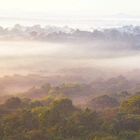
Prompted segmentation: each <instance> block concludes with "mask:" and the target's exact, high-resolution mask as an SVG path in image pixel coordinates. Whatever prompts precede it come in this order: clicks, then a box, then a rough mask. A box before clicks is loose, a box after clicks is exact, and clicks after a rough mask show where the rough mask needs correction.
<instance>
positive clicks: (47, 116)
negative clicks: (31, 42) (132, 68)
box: [0, 90, 140, 140]
mask: <svg viewBox="0 0 140 140" xmlns="http://www.w3.org/2000/svg"><path fill="white" fill-rule="evenodd" d="M55 91H56V92H57V90H55ZM71 92H72V90H71ZM132 139H133V140H139V139H140V95H139V93H135V94H131V95H130V94H129V93H127V92H122V93H121V94H118V95H117V96H115V95H98V96H97V97H94V98H93V99H91V100H90V101H88V102H87V103H86V104H84V105H83V106H82V105H74V104H73V102H72V100H71V99H70V98H67V97H64V96H58V97H56V96H54V95H53V94H52V96H46V97H43V98H39V99H31V98H25V97H16V96H15V97H10V98H8V99H6V100H5V102H3V103H1V105H0V140H132Z"/></svg>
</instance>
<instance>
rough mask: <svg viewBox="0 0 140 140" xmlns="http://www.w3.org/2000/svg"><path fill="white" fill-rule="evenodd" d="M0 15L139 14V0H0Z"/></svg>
mask: <svg viewBox="0 0 140 140" xmlns="http://www.w3.org/2000/svg"><path fill="white" fill-rule="evenodd" d="M0 3H1V4H0V16H2V15H3V14H5V15H7V16H13V15H14V16H18V15H19V14H21V13H24V14H27V13H32V14H39V13H40V14H41V13H42V14H48V15H57V14H60V15H75V14H77V15H87V16H88V15H89V16H90V15H97V16H98V15H101V16H104V15H114V14H120V13H121V14H126V15H139V14H140V8H139V5H140V1H139V0H1V1H0Z"/></svg>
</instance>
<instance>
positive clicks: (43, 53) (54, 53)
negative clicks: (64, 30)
mask: <svg viewBox="0 0 140 140" xmlns="http://www.w3.org/2000/svg"><path fill="white" fill-rule="evenodd" d="M117 45H118V47H117ZM124 46H125V47H124ZM113 47H114V48H113ZM121 47H122V48H124V49H120V48H121ZM130 47H133V46H130V44H127V43H120V42H119V43H118V42H115V43H113V42H98V41H97V42H96V41H95V42H94V43H93V42H92V43H81V44H80V43H48V42H39V41H38V42H36V41H1V42H0V73H1V75H3V74H6V75H7V74H31V73H35V74H43V75H47V74H51V73H57V72H58V71H60V70H61V69H72V68H80V67H82V68H84V67H90V68H92V67H93V68H95V67H97V68H101V69H103V68H104V69H113V70H115V71H120V70H132V69H137V68H140V65H138V64H139V62H140V56H139V54H140V53H139V50H134V51H133V50H131V49H128V48H130Z"/></svg>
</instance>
